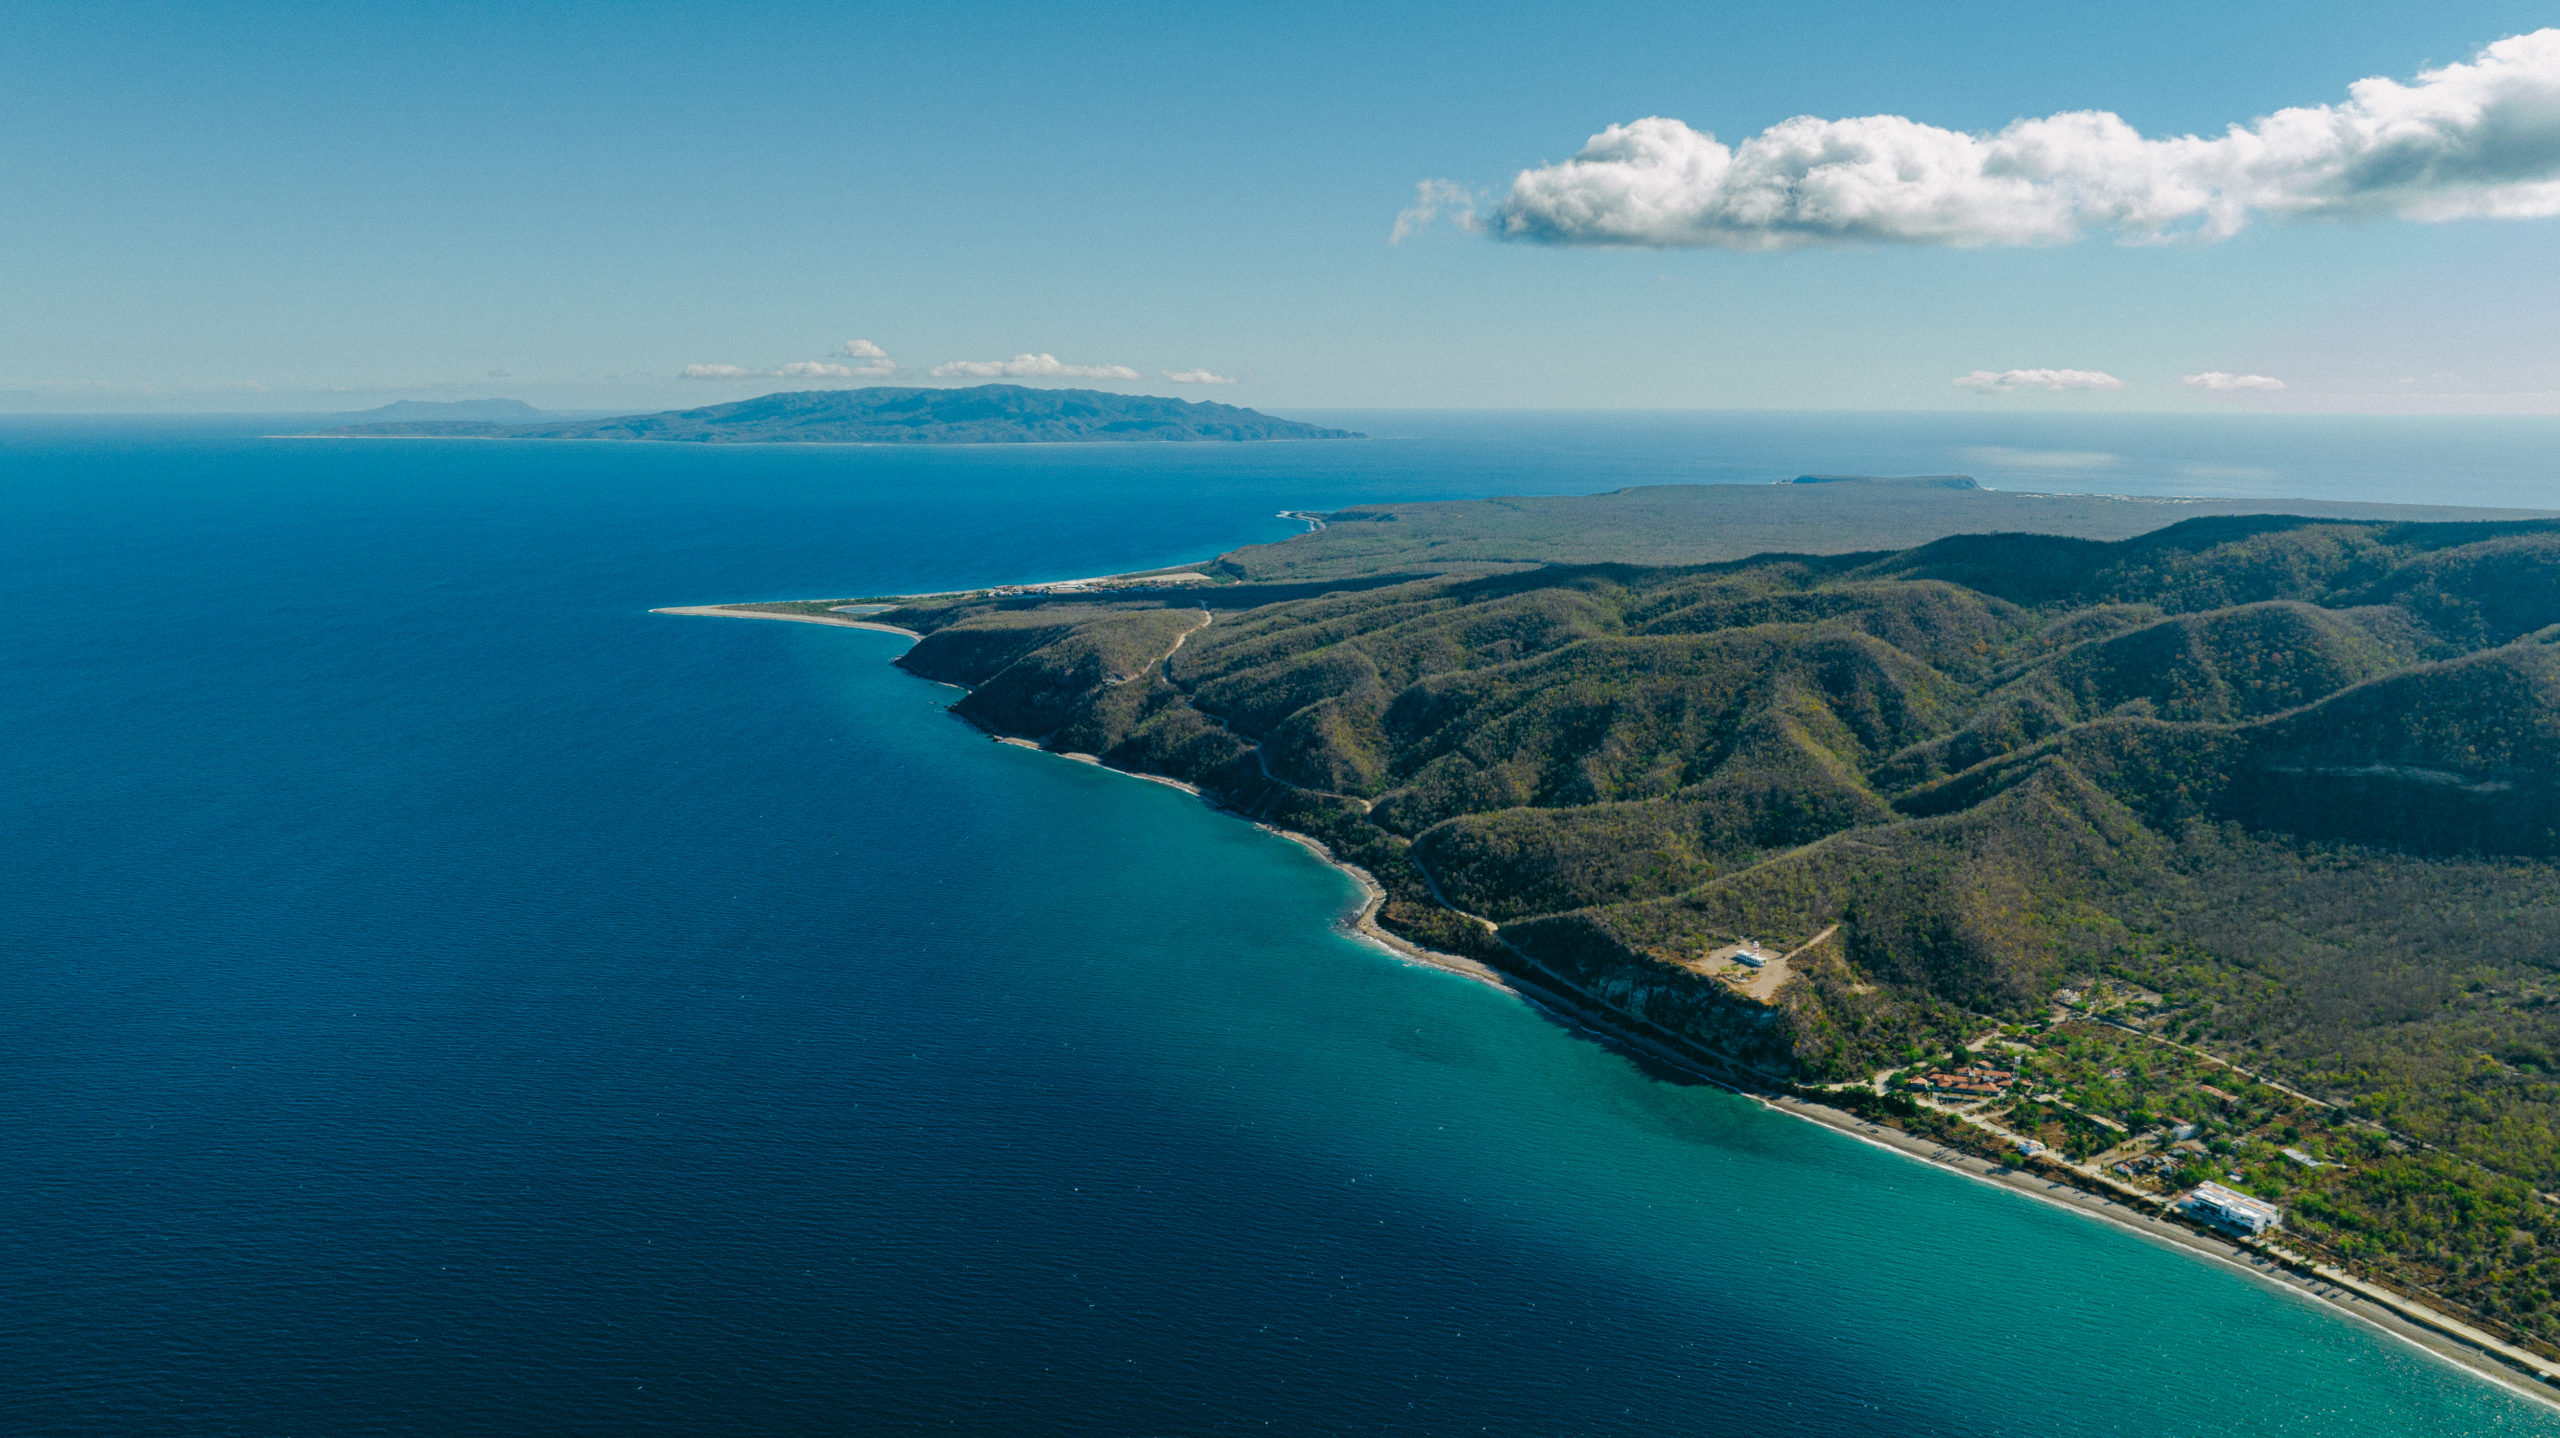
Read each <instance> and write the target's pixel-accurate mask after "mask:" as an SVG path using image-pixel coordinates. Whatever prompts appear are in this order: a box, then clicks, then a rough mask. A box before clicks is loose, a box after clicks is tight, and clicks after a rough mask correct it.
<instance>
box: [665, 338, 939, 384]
mask: <svg viewBox="0 0 2560 1438" xmlns="http://www.w3.org/2000/svg"><path fill="white" fill-rule="evenodd" d="M854 345H863V346H866V347H868V348H869V349H870V350H871V351H872V353H871V354H869V355H863V356H861V357H862V358H865V359H868V360H870V361H871V362H870V363H868V364H864V365H860V366H854V365H840V364H829V363H827V362H826V361H824V360H793V361H792V362H791V363H789V364H781V365H775V366H773V367H772V368H770V369H749V368H747V367H746V366H744V365H734V364H689V365H686V366H685V367H684V368H683V370H681V371H679V373H681V374H682V375H683V376H684V377H685V378H686V379H709V380H729V381H736V380H750V379H860V378H863V377H865V376H870V375H884V374H887V373H889V372H890V371H891V370H894V369H896V368H897V366H896V365H895V364H892V363H890V361H889V357H888V356H887V355H886V354H882V353H880V352H879V346H877V345H873V344H872V343H871V342H870V341H869V340H852V341H849V342H848V343H847V344H846V346H845V353H846V354H849V355H853V354H858V353H859V352H858V351H856V350H855V349H854V348H853V346H854Z"/></svg>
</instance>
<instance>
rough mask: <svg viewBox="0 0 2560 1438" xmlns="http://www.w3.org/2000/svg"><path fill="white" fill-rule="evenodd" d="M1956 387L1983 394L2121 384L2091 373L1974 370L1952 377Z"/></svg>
mask: <svg viewBox="0 0 2560 1438" xmlns="http://www.w3.org/2000/svg"><path fill="white" fill-rule="evenodd" d="M1955 382H1956V383H1957V384H1960V385H1962V386H1964V387H1965V388H1966V389H1977V390H1981V391H1982V392H1984V393H1986V394H1993V393H2002V392H2006V391H2008V390H2013V389H2122V388H2124V381H2123V380H2120V379H2118V378H2116V377H2115V376H2114V375H2111V374H2108V373H2107V372H2106V371H2104V370H2094V369H2003V370H1989V369H1978V370H1975V371H1974V372H1973V373H1971V374H1960V375H1957V376H1956V381H1955Z"/></svg>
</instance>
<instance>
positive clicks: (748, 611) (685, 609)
mask: <svg viewBox="0 0 2560 1438" xmlns="http://www.w3.org/2000/svg"><path fill="white" fill-rule="evenodd" d="M649 612H650V613H652V614H691V615H696V616H700V617H703V618H710V619H780V620H783V621H785V622H786V623H791V624H833V625H837V626H840V627H842V628H845V629H877V630H879V631H880V632H881V633H883V634H903V635H905V636H907V637H908V638H909V639H922V638H923V637H924V636H923V635H921V634H918V633H917V632H915V631H914V630H912V629H901V628H899V627H898V626H897V625H894V624H874V623H873V622H871V621H870V620H868V619H854V618H851V617H849V616H846V615H842V614H799V613H785V612H784V611H782V610H779V609H757V608H754V607H752V606H750V605H745V604H688V605H682V606H679V607H676V608H672V609H652V610H650V611H649Z"/></svg>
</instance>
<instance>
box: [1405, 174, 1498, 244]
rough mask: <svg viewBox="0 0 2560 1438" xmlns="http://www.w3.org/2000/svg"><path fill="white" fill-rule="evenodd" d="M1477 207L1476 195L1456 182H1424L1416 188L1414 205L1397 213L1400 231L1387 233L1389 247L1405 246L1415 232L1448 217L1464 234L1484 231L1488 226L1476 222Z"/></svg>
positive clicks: (1414, 189) (1414, 188) (1478, 221)
mask: <svg viewBox="0 0 2560 1438" xmlns="http://www.w3.org/2000/svg"><path fill="white" fill-rule="evenodd" d="M1477 203H1478V202H1477V197H1476V194H1475V192H1474V191H1473V190H1470V189H1468V188H1467V187H1466V186H1464V185H1461V184H1459V183H1458V182H1457V181H1455V180H1424V181H1422V182H1421V183H1420V184H1417V185H1415V186H1414V187H1413V203H1412V204H1410V205H1407V206H1405V207H1404V209H1403V210H1402V211H1400V212H1398V213H1397V215H1396V227H1395V228H1394V229H1392V230H1390V231H1388V232H1387V243H1388V244H1391V245H1400V244H1403V243H1404V242H1405V240H1406V239H1407V238H1409V237H1410V236H1412V234H1413V233H1414V232H1415V231H1417V230H1420V229H1423V228H1424V227H1426V226H1428V225H1429V224H1430V223H1431V222H1432V221H1433V220H1436V219H1438V218H1440V217H1441V216H1442V215H1444V214H1445V215H1447V216H1449V218H1450V219H1452V220H1454V221H1456V222H1457V225H1458V228H1460V229H1462V230H1480V229H1482V228H1483V227H1484V226H1483V223H1482V221H1480V220H1478V219H1477V218H1476V205H1477Z"/></svg>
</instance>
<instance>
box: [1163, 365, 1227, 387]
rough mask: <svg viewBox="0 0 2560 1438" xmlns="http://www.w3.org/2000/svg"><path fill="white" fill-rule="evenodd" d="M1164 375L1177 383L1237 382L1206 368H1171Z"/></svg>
mask: <svg viewBox="0 0 2560 1438" xmlns="http://www.w3.org/2000/svg"><path fill="white" fill-rule="evenodd" d="M1164 377H1165V378H1166V379H1169V380H1171V381H1173V382H1174V383H1175V384H1234V383H1235V381H1234V380H1231V379H1229V378H1227V377H1226V376H1225V375H1222V374H1215V373H1212V372H1211V371H1208V370H1205V369H1169V370H1166V371H1165V372H1164Z"/></svg>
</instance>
